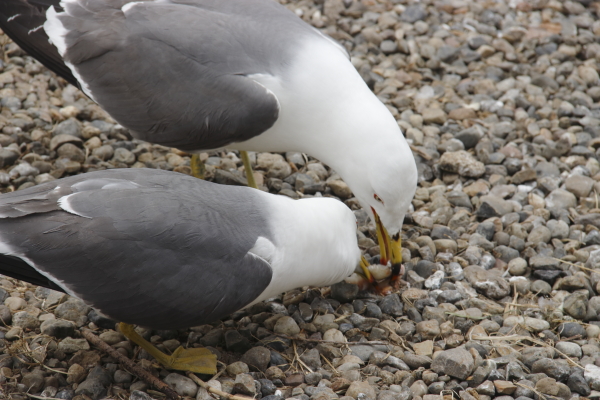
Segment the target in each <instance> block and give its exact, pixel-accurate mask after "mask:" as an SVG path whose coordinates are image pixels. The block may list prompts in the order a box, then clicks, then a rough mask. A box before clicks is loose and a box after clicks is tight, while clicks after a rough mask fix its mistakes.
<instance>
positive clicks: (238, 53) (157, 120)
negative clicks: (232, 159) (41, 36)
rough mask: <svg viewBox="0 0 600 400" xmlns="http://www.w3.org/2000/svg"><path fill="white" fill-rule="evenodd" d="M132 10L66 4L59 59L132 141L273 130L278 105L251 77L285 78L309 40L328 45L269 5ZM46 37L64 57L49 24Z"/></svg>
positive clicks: (243, 0)
mask: <svg viewBox="0 0 600 400" xmlns="http://www.w3.org/2000/svg"><path fill="white" fill-rule="evenodd" d="M127 3H130V0H112V1H109V0H102V1H98V0H94V1H91V0H77V1H70V2H68V3H67V4H65V5H66V13H59V14H57V16H58V19H59V20H60V22H61V23H62V25H63V26H64V28H65V29H66V31H67V32H68V33H67V34H66V36H65V39H64V44H63V45H62V46H63V47H65V49H64V50H61V51H62V55H63V57H64V59H65V61H66V62H67V63H70V64H72V65H73V66H74V69H75V71H76V72H77V74H76V75H78V79H79V81H80V82H81V83H82V85H81V86H82V88H83V89H84V91H86V92H87V93H88V95H90V96H91V97H92V98H93V99H94V100H95V101H96V102H98V103H99V104H100V105H101V106H102V107H103V108H104V109H105V110H106V111H108V113H109V114H110V115H111V116H112V117H113V118H114V119H115V120H117V121H118V122H119V123H121V124H122V125H123V126H125V127H127V128H129V129H130V130H132V131H133V133H134V135H136V136H137V137H138V138H140V139H143V140H147V141H149V142H153V143H160V144H163V145H166V146H172V147H177V148H180V149H183V150H199V149H209V148H217V147H221V146H225V145H227V144H229V143H232V142H240V141H244V140H248V139H250V138H252V137H254V136H256V135H258V134H260V133H262V132H264V131H265V130H267V129H268V128H270V127H271V126H272V125H273V124H274V123H275V121H276V120H277V117H278V113H279V104H278V100H277V98H276V97H275V96H274V95H273V93H271V92H270V91H267V90H266V89H265V88H264V87H263V86H262V85H260V84H258V83H257V82H255V81H254V80H252V79H251V78H249V77H248V76H251V75H253V74H268V75H273V76H276V77H281V76H282V75H284V74H285V71H286V70H287V68H288V65H289V64H290V63H291V62H292V60H293V54H294V52H295V50H297V47H298V43H299V42H300V41H301V40H302V39H304V38H306V37H307V36H310V35H312V36H315V37H317V36H320V37H321V39H323V40H327V39H325V38H324V37H323V36H322V35H321V34H320V33H319V32H318V31H316V30H315V29H314V28H312V27H310V26H309V25H308V24H305V23H304V22H303V21H302V20H301V19H300V18H298V17H297V16H295V15H294V14H293V13H292V12H290V11H288V10H287V9H286V8H285V7H283V6H281V5H279V4H277V3H276V2H274V1H272V0H227V1H223V0H187V1H186V0H179V1H177V0H174V1H156V2H155V1H142V2H139V3H136V4H135V5H133V6H131V7H130V8H128V7H129V6H127V7H125V10H126V12H125V13H124V12H123V11H122V6H123V5H124V4H127ZM48 19H49V21H50V20H51V19H52V18H51V16H50V13H49V14H48ZM45 29H46V31H47V33H48V35H49V36H50V37H51V38H52V39H53V41H54V43H55V45H57V47H59V49H60V48H61V44H60V43H58V42H60V40H58V39H56V40H54V38H55V37H56V36H55V35H53V34H52V29H51V24H48V23H47V24H46V25H45Z"/></svg>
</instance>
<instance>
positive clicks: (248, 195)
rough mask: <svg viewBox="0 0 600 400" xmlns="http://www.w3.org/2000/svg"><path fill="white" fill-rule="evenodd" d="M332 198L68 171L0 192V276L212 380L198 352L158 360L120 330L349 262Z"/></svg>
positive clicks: (347, 215)
mask: <svg viewBox="0 0 600 400" xmlns="http://www.w3.org/2000/svg"><path fill="white" fill-rule="evenodd" d="M359 260H360V250H359V248H358V244H357V239H356V218H355V216H354V214H353V213H352V211H351V210H350V209H349V208H348V207H346V205H344V204H343V203H342V202H340V201H339V200H336V199H333V198H326V197H321V198H318V197H315V198H307V199H301V200H292V199H290V198H288V197H285V196H278V195H274V194H269V193H265V192H262V191H260V190H255V189H252V188H249V187H240V186H226V185H218V184H215V183H212V182H207V181H203V180H200V179H196V178H194V177H191V176H188V175H184V174H180V173H177V172H169V171H162V170H153V169H145V168H140V169H111V170H104V171H97V172H91V173H87V174H81V175H75V176H72V177H68V178H64V179H59V180H55V181H52V182H47V183H44V184H41V185H37V186H34V187H31V188H28V189H24V190H20V191H17V192H12V193H8V194H3V195H1V196H0V274H3V275H7V276H11V277H13V278H16V279H20V280H24V281H28V282H30V283H33V284H36V285H41V286H45V287H49V288H51V289H55V290H59V291H62V292H66V293H68V294H69V295H71V296H74V297H77V298H79V299H81V300H83V301H84V302H85V303H87V304H88V305H90V306H92V307H94V308H95V309H97V310H98V311H100V312H101V313H102V314H103V315H105V316H107V317H110V318H112V319H114V320H116V321H121V324H120V325H119V327H120V330H121V331H122V332H123V333H124V334H125V335H126V336H127V337H129V338H130V339H131V340H132V341H133V342H134V343H136V344H138V345H140V346H141V347H142V348H144V349H145V350H147V351H148V353H150V354H151V355H152V356H154V357H155V358H156V359H157V360H158V361H159V362H161V363H162V364H163V365H165V366H166V367H169V368H172V369H182V370H189V371H192V372H197V373H205V374H214V373H216V358H215V356H214V355H213V354H212V353H210V351H208V350H207V349H183V348H180V349H177V350H176V351H175V352H174V353H173V355H171V356H167V355H166V354H164V353H161V352H160V351H159V350H158V349H156V348H155V347H154V346H152V345H151V344H150V343H148V342H147V341H145V340H144V339H143V338H142V337H141V336H139V335H138V334H137V333H136V332H135V331H134V330H133V327H132V324H137V325H141V326H144V327H147V328H151V329H178V328H187V327H190V326H197V325H201V324H206V323H209V322H213V321H215V320H218V319H220V318H222V317H225V316H227V315H229V314H231V313H233V312H235V311H237V310H240V309H242V308H245V307H248V306H250V305H252V304H255V303H257V302H259V301H262V300H265V299H268V298H272V297H274V296H277V295H279V294H280V293H282V292H285V291H288V290H291V289H294V288H297V287H301V286H325V285H331V284H334V283H337V282H339V281H341V280H343V279H344V278H346V277H347V276H349V275H350V274H351V273H352V272H353V271H354V269H355V268H356V267H357V265H358V264H359Z"/></svg>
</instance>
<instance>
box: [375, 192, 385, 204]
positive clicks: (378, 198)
mask: <svg viewBox="0 0 600 400" xmlns="http://www.w3.org/2000/svg"><path fill="white" fill-rule="evenodd" d="M373 198H374V199H375V200H377V201H378V202H380V203H381V204H383V200H381V197H379V196H377V193H375V194H374V195H373Z"/></svg>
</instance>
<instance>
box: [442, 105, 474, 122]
mask: <svg viewBox="0 0 600 400" xmlns="http://www.w3.org/2000/svg"><path fill="white" fill-rule="evenodd" d="M448 117H449V118H450V119H454V120H457V121H461V120H463V119H473V118H475V117H477V113H476V112H475V110H473V109H472V108H467V107H461V108H455V109H454V110H452V111H450V113H449V114H448Z"/></svg>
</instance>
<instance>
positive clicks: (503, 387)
mask: <svg viewBox="0 0 600 400" xmlns="http://www.w3.org/2000/svg"><path fill="white" fill-rule="evenodd" d="M494 386H496V392H498V394H505V395H509V396H510V395H511V394H513V393H514V392H515V390H517V386H516V385H515V384H513V383H512V382H509V381H494Z"/></svg>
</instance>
